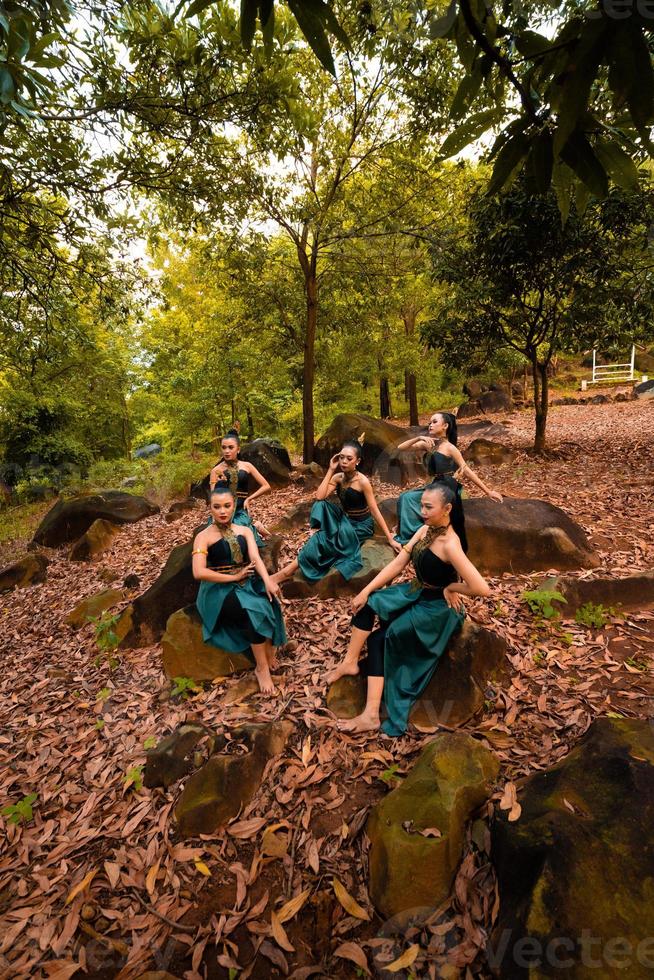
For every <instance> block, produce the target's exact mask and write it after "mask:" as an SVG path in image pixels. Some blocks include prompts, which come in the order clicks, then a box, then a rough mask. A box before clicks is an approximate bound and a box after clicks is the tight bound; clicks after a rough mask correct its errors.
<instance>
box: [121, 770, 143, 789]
mask: <svg viewBox="0 0 654 980" xmlns="http://www.w3.org/2000/svg"><path fill="white" fill-rule="evenodd" d="M123 786H124V788H125V789H129V788H130V786H133V787H134V789H135V790H136V792H137V793H138V792H140V791H141V790H142V789H143V766H131V768H129V769H128V770H127V775H126V776H125V778H124V779H123Z"/></svg>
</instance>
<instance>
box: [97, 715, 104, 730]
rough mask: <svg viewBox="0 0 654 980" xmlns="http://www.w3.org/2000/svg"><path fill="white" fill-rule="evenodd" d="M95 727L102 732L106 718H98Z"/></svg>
mask: <svg viewBox="0 0 654 980" xmlns="http://www.w3.org/2000/svg"><path fill="white" fill-rule="evenodd" d="M95 727H96V728H97V730H98V731H99V732H101V731H102V729H103V728H104V718H96V720H95Z"/></svg>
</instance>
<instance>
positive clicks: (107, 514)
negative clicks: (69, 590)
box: [34, 490, 159, 548]
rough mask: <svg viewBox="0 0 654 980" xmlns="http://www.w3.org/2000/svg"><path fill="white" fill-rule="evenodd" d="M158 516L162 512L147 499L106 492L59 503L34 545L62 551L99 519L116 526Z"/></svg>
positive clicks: (49, 515)
mask: <svg viewBox="0 0 654 980" xmlns="http://www.w3.org/2000/svg"><path fill="white" fill-rule="evenodd" d="M158 513H159V508H158V507H155V506H154V505H153V504H151V503H149V501H147V500H146V499H145V497H138V496H136V494H133V493H123V491H122V490H102V491H100V493H93V494H88V495H80V496H78V497H72V498H71V499H70V500H59V501H58V502H57V503H56V504H55V505H54V507H53V508H52V509H51V510H49V511H48V513H47V514H46V515H45V517H44V518H43V520H42V521H41V523H40V524H39V526H38V528H37V530H36V534H35V535H34V543H35V544H40V545H45V546H46V547H48V548H58V547H59V545H62V544H67V543H68V542H69V541H75V540H76V539H77V538H79V537H81V535H83V534H84V533H85V532H86V531H88V529H89V528H90V527H91V525H92V524H93V522H94V521H97V520H99V519H101V520H105V521H109V522H110V523H112V524H133V523H135V522H136V521H141V520H143V518H144V517H152V515H153V514H158Z"/></svg>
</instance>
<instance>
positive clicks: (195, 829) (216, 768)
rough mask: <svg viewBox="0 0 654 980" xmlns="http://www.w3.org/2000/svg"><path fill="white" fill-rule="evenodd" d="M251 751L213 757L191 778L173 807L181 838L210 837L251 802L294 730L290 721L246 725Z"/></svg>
mask: <svg viewBox="0 0 654 980" xmlns="http://www.w3.org/2000/svg"><path fill="white" fill-rule="evenodd" d="M247 727H248V729H249V730H250V745H251V749H250V751H249V752H247V753H246V754H244V755H213V756H211V758H210V759H209V760H208V762H206V763H205V764H204V766H203V767H202V768H201V769H199V770H198V771H197V772H195V773H193V775H192V776H190V777H189V778H188V779H187V781H186V783H185V785H184V789H183V790H182V794H181V796H180V798H179V800H178V802H177V805H176V807H175V819H176V820H177V826H178V830H179V833H180V835H181V836H182V837H191V836H193V835H195V834H213V833H215V831H216V830H217V829H218V828H219V827H223V826H224V825H225V824H226V823H227V822H228V821H229V820H231V819H232V818H233V817H235V816H236V815H237V814H238V813H239V812H240V811H241V810H242V809H243V808H244V807H246V806H247V804H248V803H249V802H250V800H251V799H252V797H253V796H254V794H255V793H256V791H257V790H258V788H259V786H260V784H261V778H262V776H263V772H264V769H265V768H266V763H267V762H268V761H269V760H270V759H272V758H274V757H275V756H278V755H279V754H280V753H281V752H282V751H283V750H284V747H285V745H286V742H287V741H288V738H289V736H290V734H291V732H292V731H293V724H292V722H290V721H275V722H270V723H268V724H264V725H250V726H247Z"/></svg>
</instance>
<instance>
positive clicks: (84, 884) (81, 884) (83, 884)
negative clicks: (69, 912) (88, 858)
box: [64, 868, 98, 905]
mask: <svg viewBox="0 0 654 980" xmlns="http://www.w3.org/2000/svg"><path fill="white" fill-rule="evenodd" d="M97 873H98V871H97V868H96V869H95V870H94V871H89V873H88V874H87V875H85V876H84V877H83V878H82V880H81V881H78V883H77V884H76V885H75V886H74V887H73V888H71V890H70V891H69V892H68V897H67V898H66V901H65V902H64V905H70V903H71V902H72V901H73V900H74V899H75V898H76V897H77V896H78V895H79V894H80V892H83V891H84V889H85V888H88V886H89V885H90V884H91V882H92V881H93V879H94V878H95V876H96V875H97Z"/></svg>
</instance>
